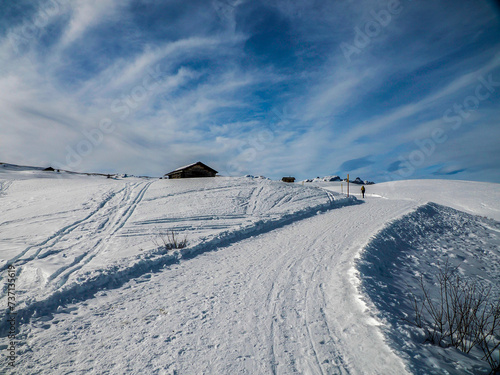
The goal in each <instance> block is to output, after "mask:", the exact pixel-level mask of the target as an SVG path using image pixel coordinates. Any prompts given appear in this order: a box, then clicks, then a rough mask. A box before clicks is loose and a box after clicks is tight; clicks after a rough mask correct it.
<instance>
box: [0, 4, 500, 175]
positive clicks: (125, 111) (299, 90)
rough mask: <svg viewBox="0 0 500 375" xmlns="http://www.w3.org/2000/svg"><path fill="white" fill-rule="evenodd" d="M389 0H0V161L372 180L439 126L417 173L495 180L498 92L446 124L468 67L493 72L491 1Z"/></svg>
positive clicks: (468, 80) (462, 96)
mask: <svg viewBox="0 0 500 375" xmlns="http://www.w3.org/2000/svg"><path fill="white" fill-rule="evenodd" d="M399 4H400V7H399V8H398V9H399V11H398V12H397V13H393V14H392V15H391V17H390V19H386V21H387V20H388V21H387V22H384V20H383V19H382V21H380V19H379V18H377V17H384V14H385V13H384V12H386V11H388V8H387V7H388V4H387V2H383V1H368V0H366V1H359V2H358V1H357V2H355V3H354V2H348V1H339V2H331V1H319V2H313V3H311V2H309V1H305V0H303V1H302V0H301V1H294V2H290V1H285V0H283V1H282V0H277V1H272V2H261V1H243V0H213V1H210V2H205V1H201V0H190V1H188V2H185V1H179V0H174V1H169V2H163V3H161V4H159V3H156V2H153V1H149V0H143V1H132V0H129V1H118V0H104V1H93V0H92V1H83V0H82V1H80V0H79V1H75V2H67V1H62V0H51V1H39V2H38V1H35V2H32V3H29V4H28V3H26V4H24V3H19V5H18V6H9V8H8V9H6V11H5V15H4V16H0V23H1V24H2V29H1V30H0V110H1V111H2V118H1V119H0V132H1V134H2V138H1V139H0V160H2V161H8V162H17V163H20V164H37V165H39V164H42V165H46V164H51V163H59V164H62V165H64V164H68V160H70V161H73V163H71V165H72V166H73V167H74V168H75V169H79V170H100V171H123V172H125V171H126V172H128V173H136V174H151V175H161V174H163V173H164V172H165V171H166V170H170V169H173V168H175V167H176V166H178V165H181V164H186V163H189V162H191V161H193V160H198V159H200V160H204V161H206V162H207V163H212V164H213V165H214V166H215V167H217V168H216V169H219V170H221V171H225V172H224V173H226V174H238V173H252V174H264V175H269V176H271V177H275V178H277V177H280V175H281V174H296V175H297V177H299V178H305V177H310V176H311V175H313V176H314V175H326V174H330V173H334V172H341V173H347V172H349V171H356V173H359V174H360V175H361V174H363V175H362V176H361V177H364V178H369V179H375V180H376V179H377V178H379V179H382V178H386V177H387V174H390V175H391V176H395V177H394V178H398V177H397V171H398V170H399V169H400V168H402V163H403V162H402V161H401V160H404V158H408V157H409V155H411V153H412V152H413V151H415V150H417V151H418V150H419V148H418V147H419V146H418V144H419V143H418V142H419V141H420V142H422V140H425V139H427V138H429V137H432V134H433V132H435V130H436V129H441V128H442V130H443V131H444V132H445V135H446V138H447V140H446V142H443V143H440V144H439V145H436V147H435V150H433V152H432V154H430V155H426V158H425V161H423V162H422V163H421V165H419V166H417V167H416V168H415V171H414V172H413V174H412V175H411V176H410V178H413V177H419V178H421V177H426V176H427V177H433V176H440V177H450V178H474V179H481V178H482V177H481V174H480V172H478V171H479V170H483V171H489V172H488V173H492V174H494V175H495V176H497V177H495V178H496V180H498V181H500V176H498V175H499V173H497V172H495V173H494V172H492V171H494V170H495V165H500V164H499V163H500V155H499V153H498V151H497V149H498V147H496V146H495V144H494V142H493V141H492V139H494V137H493V136H492V135H496V133H497V130H496V129H497V128H498V124H497V122H496V121H497V120H496V119H497V118H498V108H499V107H498V100H499V98H500V87H499V88H497V87H496V86H495V87H494V88H493V91H491V90H489V91H488V94H489V95H488V98H487V99H485V100H482V101H481V102H480V105H479V106H478V108H475V109H474V111H471V112H470V113H467V115H468V116H467V118H464V119H463V123H462V124H461V126H460V127H459V129H453V124H452V123H450V122H448V123H446V121H444V120H443V114H444V113H445V111H446V110H447V109H449V108H451V109H453V108H454V107H453V106H454V104H455V103H457V104H463V103H464V100H466V98H467V97H468V96H471V95H472V96H474V95H475V92H474V91H475V89H476V86H477V84H478V83H479V82H480V81H479V79H482V78H484V79H488V76H489V75H490V74H491V75H492V77H493V78H492V79H494V80H496V81H500V72H499V68H500V61H499V59H498V56H497V55H496V52H497V51H498V49H499V47H500V43H499V42H498V40H497V38H496V33H497V31H498V27H499V16H498V11H497V10H496V8H493V7H492V6H491V5H490V3H489V2H488V1H486V0H484V1H477V2H475V3H474V6H472V5H471V4H470V2H467V1H459V2H456V3H454V7H453V8H450V7H449V6H448V5H445V4H441V3H439V2H431V3H424V2H415V1H409V0H401V2H400V3H399ZM374 15H375V16H374ZM422 20H425V22H424V21H422ZM373 22H379V23H380V22H382V23H383V25H380V26H379V28H378V30H377V33H375V34H373V35H372V36H369V37H368V41H369V43H367V44H366V45H365V46H363V48H360V50H359V53H356V54H355V55H353V56H352V59H350V61H348V60H347V59H346V57H345V54H344V52H343V50H342V48H340V46H341V44H342V43H349V44H353V45H354V43H355V38H356V35H357V33H358V32H359V31H358V30H361V31H363V30H365V31H366V27H367V25H370V23H372V24H373ZM481 77H482V78H481ZM483 93H484V94H485V93H486V92H484V91H483ZM470 100H472V99H470ZM471 103H472V102H471ZM443 121H444V123H443ZM89 134H94V138H93V139H92V138H91V137H89ZM485 134H487V135H485ZM89 145H90V150H89V152H87V149H89ZM78 150H80V151H78ZM72 153H74V154H72ZM486 157H487V158H486ZM401 158H403V159H401ZM486 159H487V160H488V161H487V162H485V160H486ZM77 160H78V163H77V162H76V161H77Z"/></svg>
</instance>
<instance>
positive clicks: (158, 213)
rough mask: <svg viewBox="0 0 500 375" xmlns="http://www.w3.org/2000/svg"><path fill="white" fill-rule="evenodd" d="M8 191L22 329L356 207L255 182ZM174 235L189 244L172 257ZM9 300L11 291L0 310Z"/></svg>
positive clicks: (50, 183)
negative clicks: (184, 261) (166, 244)
mask: <svg viewBox="0 0 500 375" xmlns="http://www.w3.org/2000/svg"><path fill="white" fill-rule="evenodd" d="M4 193H5V194H6V195H5V196H4V197H3V198H2V199H3V200H5V201H7V204H5V205H2V216H1V217H2V218H5V219H7V220H4V221H3V222H1V223H0V227H2V228H3V229H4V230H3V231H2V232H1V233H2V235H3V234H4V233H5V235H6V237H3V236H2V238H1V241H3V242H4V243H7V244H8V246H7V248H9V251H8V252H6V253H2V256H5V255H6V256H7V257H6V258H4V259H2V265H3V266H2V268H3V269H5V268H6V266H7V264H12V263H14V264H15V265H16V267H17V279H18V284H19V286H20V287H19V290H18V291H17V292H18V296H17V299H18V301H17V304H18V313H19V318H20V319H21V321H22V322H26V321H27V320H28V319H29V317H30V316H31V315H33V314H35V315H46V314H50V313H51V312H52V311H54V310H55V309H56V308H57V307H58V306H59V305H60V304H63V303H65V302H67V301H71V300H74V299H81V300H84V299H86V298H89V297H90V296H92V294H93V293H95V292H96V291H98V290H100V289H102V288H111V287H117V286H118V285H121V284H123V283H124V282H126V281H127V280H129V279H131V278H134V277H138V276H141V275H142V274H144V273H146V272H150V271H151V270H154V269H160V268H161V267H163V266H164V265H165V264H170V263H174V262H177V261H178V260H179V259H180V258H182V257H192V256H195V255H196V254H198V253H199V252H202V251H207V250H212V249H215V248H216V247H217V246H218V245H220V244H223V243H224V242H231V241H235V240H239V239H242V238H245V237H248V236H250V235H252V234H254V233H257V232H259V233H260V232H262V231H265V230H270V229H272V228H275V227H277V226H279V225H284V224H286V223H288V222H292V221H294V220H297V219H299V218H302V217H306V216H310V215H312V214H315V213H316V212H317V211H318V210H325V209H328V208H331V207H333V206H335V205H341V204H351V203H352V202H355V200H353V199H346V198H345V197H341V196H339V195H338V194H337V195H335V194H332V193H329V192H325V191H323V190H321V189H317V188H302V187H298V186H294V185H289V184H284V183H280V182H271V181H268V180H254V179H247V178H240V179H238V178H216V179H190V180H178V181H173V180H144V179H124V180H118V181H115V180H112V179H111V180H110V179H105V178H102V177H101V178H94V177H92V178H87V177H82V178H80V179H74V178H72V179H52V180H50V179H43V180H39V179H29V180H20V181H14V184H13V185H12V186H10V188H9V190H6V191H4ZM26 196H30V199H29V200H25V199H24V197H26ZM23 217H24V218H25V220H23ZM26 227H29V228H33V230H30V231H28V232H26V230H25V228H26ZM169 230H175V231H176V233H179V234H180V235H181V236H182V235H183V233H187V236H188V241H189V246H188V247H187V248H185V249H182V250H180V251H174V252H169V253H166V252H165V251H164V250H162V249H158V248H156V247H155V245H154V241H152V240H153V239H155V238H157V237H158V236H159V235H161V234H164V233H166V232H167V231H169ZM25 244H26V245H28V246H26V245H25ZM4 254H5V255H4ZM5 299H6V289H5V288H4V289H3V292H2V295H1V299H0V303H2V302H5Z"/></svg>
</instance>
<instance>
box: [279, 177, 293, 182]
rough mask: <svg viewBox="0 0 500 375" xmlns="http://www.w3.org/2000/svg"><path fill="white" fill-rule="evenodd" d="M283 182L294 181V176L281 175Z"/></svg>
mask: <svg viewBox="0 0 500 375" xmlns="http://www.w3.org/2000/svg"><path fill="white" fill-rule="evenodd" d="M281 181H283V182H295V177H283V178H282V179H281Z"/></svg>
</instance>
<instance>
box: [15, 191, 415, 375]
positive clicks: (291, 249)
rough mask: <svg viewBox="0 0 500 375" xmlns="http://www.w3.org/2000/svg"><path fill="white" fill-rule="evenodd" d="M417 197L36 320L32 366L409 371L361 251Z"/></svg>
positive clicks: (326, 219)
mask: <svg viewBox="0 0 500 375" xmlns="http://www.w3.org/2000/svg"><path fill="white" fill-rule="evenodd" d="M414 206H415V202H411V201H408V200H398V201H393V200H385V199H372V200H370V201H367V202H366V203H364V204H362V205H357V206H350V207H344V208H339V209H334V210H331V211H328V212H327V213H324V214H320V215H317V216H315V217H312V218H309V219H306V220H303V221H301V222H297V223H294V224H292V225H289V226H286V227H283V228H281V229H277V230H274V231H271V232H268V233H265V234H262V235H259V236H256V237H254V238H251V239H247V240H243V241H241V242H237V243H235V244H233V245H230V246H228V247H226V248H220V249H219V250H217V251H214V252H209V253H205V254H202V255H200V256H198V257H196V258H194V259H191V260H188V261H182V262H181V263H180V264H177V265H173V266H170V267H168V268H166V269H164V270H163V271H162V272H159V273H154V274H150V275H145V276H144V277H143V278H141V279H138V280H133V281H131V282H129V283H128V284H127V285H125V286H124V287H122V288H120V289H116V290H111V291H106V292H101V293H99V295H98V297H97V298H95V299H91V300H88V301H86V302H84V303H79V304H75V305H72V306H68V307H66V308H64V309H61V310H60V311H59V313H57V314H55V315H54V317H53V319H52V320H49V321H44V319H41V320H39V321H36V322H35V323H34V325H33V327H32V328H31V331H30V332H29V335H28V337H27V345H26V347H25V348H24V350H23V351H24V353H23V355H22V362H21V363H20V364H19V367H18V368H17V371H20V372H19V373H24V374H35V373H49V372H47V371H44V369H45V370H46V369H50V373H51V374H63V373H67V372H72V373H78V374H87V373H96V374H102V373H112V374H118V373H134V374H141V373H148V374H174V373H176V374H294V373H295V374H366V373H373V374H404V373H405V368H404V364H403V363H402V361H401V360H400V359H399V358H398V357H397V356H396V355H395V354H394V353H393V352H392V351H391V350H390V349H389V347H388V346H387V345H386V344H385V343H384V339H383V337H382V335H381V334H380V332H379V329H378V327H377V322H376V321H375V320H373V319H372V318H370V317H369V314H367V313H366V311H365V307H364V305H363V303H362V302H361V300H360V298H359V297H358V292H357V290H356V287H355V283H354V279H355V277H354V275H353V266H354V258H355V256H356V254H357V253H358V252H359V251H360V249H361V248H362V246H363V245H364V244H365V243H366V242H367V241H368V240H369V238H370V236H371V235H373V234H375V233H376V232H377V231H378V230H380V229H381V227H382V225H383V223H385V222H387V221H389V220H392V219H394V218H395V216H398V215H402V214H404V213H406V212H408V211H409V210H411V209H412V208H413V207H414Z"/></svg>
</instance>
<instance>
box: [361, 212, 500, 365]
mask: <svg viewBox="0 0 500 375" xmlns="http://www.w3.org/2000/svg"><path fill="white" fill-rule="evenodd" d="M446 262H448V264H449V265H450V266H452V267H458V270H459V272H460V273H461V275H463V276H464V277H472V278H476V279H479V280H480V282H481V284H482V285H486V286H491V287H492V288H493V295H492V298H498V297H499V296H500V223H499V222H497V221H494V220H490V219H486V218H484V217H479V216H474V215H470V214H467V213H464V212H461V211H457V210H454V209H452V208H449V207H444V206H441V205H438V204H435V203H428V204H425V205H423V206H421V207H419V208H418V209H416V210H415V211H414V212H412V213H410V214H408V215H406V216H404V217H403V218H401V219H399V220H396V221H395V222H393V223H392V224H390V225H388V226H387V227H386V228H385V229H383V230H382V231H381V232H379V233H378V234H377V235H376V236H375V237H374V238H373V239H372V240H371V242H370V243H369V244H368V245H367V246H366V247H365V250H364V252H363V253H362V256H361V258H360V259H359V261H358V263H357V268H358V270H359V277H360V279H361V287H362V291H363V292H364V293H366V295H367V296H368V297H369V299H370V300H369V301H366V302H367V305H369V306H371V307H372V313H373V314H374V315H376V317H377V319H378V320H380V321H381V322H382V323H383V330H384V331H385V332H384V333H385V334H386V337H388V338H389V339H390V341H391V343H392V346H393V348H394V350H396V351H398V352H399V353H400V355H401V357H402V358H403V359H405V360H406V361H407V363H408V366H409V368H410V370H411V371H412V372H413V373H414V374H443V373H445V371H448V373H450V374H488V373H489V367H488V364H487V363H486V362H483V361H481V360H480V359H481V357H482V356H483V355H482V352H479V350H478V351H477V352H474V351H473V352H471V353H470V354H469V355H466V354H463V353H461V352H459V351H458V350H457V349H454V348H446V349H445V348H440V347H438V346H434V345H431V344H428V343H424V341H425V339H426V336H425V335H424V333H423V332H422V331H421V330H419V329H417V328H415V327H414V326H413V325H411V324H409V323H408V322H407V321H404V320H403V319H410V320H411V319H412V317H414V309H413V306H412V304H411V298H410V297H411V293H413V294H415V295H417V296H419V295H420V294H422V292H421V290H420V288H419V284H418V283H419V279H420V275H422V276H423V278H424V280H425V281H426V282H427V283H428V284H429V285H428V286H429V287H430V285H432V283H433V282H434V277H435V276H436V274H437V269H438V268H440V267H441V268H442V267H443V266H444V264H445V263H446ZM431 293H432V290H431Z"/></svg>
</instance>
